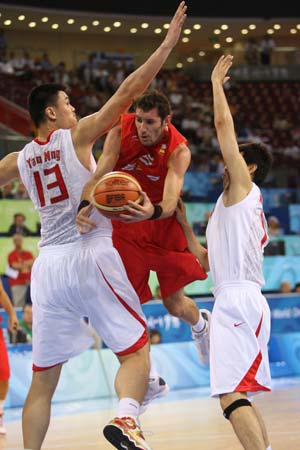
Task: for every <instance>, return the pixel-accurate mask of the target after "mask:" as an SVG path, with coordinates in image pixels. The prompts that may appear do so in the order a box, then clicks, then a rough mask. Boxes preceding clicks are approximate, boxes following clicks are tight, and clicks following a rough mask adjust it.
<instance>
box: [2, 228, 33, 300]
mask: <svg viewBox="0 0 300 450" xmlns="http://www.w3.org/2000/svg"><path fill="white" fill-rule="evenodd" d="M13 243H14V245H15V249H14V250H13V251H12V252H10V253H9V254H8V265H9V273H8V275H9V285H10V288H11V293H12V301H13V304H14V306H16V307H23V306H24V305H25V303H26V298H27V290H28V287H29V285H30V274H31V268H32V265H33V262H34V256H33V255H32V253H31V252H29V251H26V250H23V237H22V236H21V235H20V234H15V235H14V237H13Z"/></svg>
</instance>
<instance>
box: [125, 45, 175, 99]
mask: <svg viewBox="0 0 300 450" xmlns="http://www.w3.org/2000/svg"><path fill="white" fill-rule="evenodd" d="M172 48H173V47H171V46H170V45H166V44H165V43H162V44H161V45H160V47H158V49H157V50H156V51H155V52H154V53H153V54H152V55H151V56H150V58H149V59H148V60H147V61H146V62H145V63H144V64H143V65H142V66H141V67H139V68H138V69H137V70H135V71H134V72H133V73H132V74H130V75H129V76H128V77H127V79H126V80H125V81H124V82H123V84H122V85H121V87H120V94H122V95H123V94H125V95H126V96H127V97H128V98H129V99H133V98H134V97H138V96H139V95H140V94H142V93H143V92H144V91H145V89H147V87H148V86H149V84H150V83H151V81H152V80H153V78H154V77H155V76H156V75H157V73H158V72H159V70H160V69H161V67H162V66H163V64H164V63H165V61H166V60H167V58H168V56H169V54H170V53H171V51H172Z"/></svg>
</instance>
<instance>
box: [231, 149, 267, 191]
mask: <svg viewBox="0 0 300 450" xmlns="http://www.w3.org/2000/svg"><path fill="white" fill-rule="evenodd" d="M239 150H240V152H241V153H242V154H243V157H244V160H245V161H246V164H247V166H249V165H250V164H256V166H257V169H256V171H255V172H254V174H253V181H254V183H256V184H258V185H259V184H261V183H262V182H263V181H264V180H265V178H266V176H267V175H268V172H269V170H270V168H271V166H272V162H273V156H272V154H271V152H270V150H269V149H268V148H267V147H266V146H265V145H264V144H262V143H260V142H249V143H246V144H241V145H239Z"/></svg>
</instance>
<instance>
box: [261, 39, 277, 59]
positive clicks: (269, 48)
mask: <svg viewBox="0 0 300 450" xmlns="http://www.w3.org/2000/svg"><path fill="white" fill-rule="evenodd" d="M274 49H275V41H274V40H273V39H272V37H271V36H269V35H268V34H266V35H265V36H264V37H263V39H262V40H261V41H260V44H259V50H260V62H261V64H263V65H264V66H267V65H270V64H272V54H273V51H274Z"/></svg>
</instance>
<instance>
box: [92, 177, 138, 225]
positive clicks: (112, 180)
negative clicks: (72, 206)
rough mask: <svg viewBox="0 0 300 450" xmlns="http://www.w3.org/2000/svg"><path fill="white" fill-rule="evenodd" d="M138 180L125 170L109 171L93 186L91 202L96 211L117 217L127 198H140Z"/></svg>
mask: <svg viewBox="0 0 300 450" xmlns="http://www.w3.org/2000/svg"><path fill="white" fill-rule="evenodd" d="M141 190H142V188H141V186H140V184H139V182H138V181H137V180H136V179H135V178H134V177H133V176H132V175H129V174H128V173H125V172H117V171H115V172H109V173H107V174H106V175H104V176H103V177H102V178H101V179H100V180H99V181H98V183H97V184H96V186H95V187H94V190H93V193H92V198H93V204H94V206H95V207H96V208H97V209H98V211H99V212H100V213H101V214H103V215H104V216H106V217H109V218H110V219H118V216H119V214H120V213H122V212H123V211H124V205H126V203H127V202H128V200H132V201H133V202H137V203H140V202H141V200H142V196H141Z"/></svg>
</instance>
